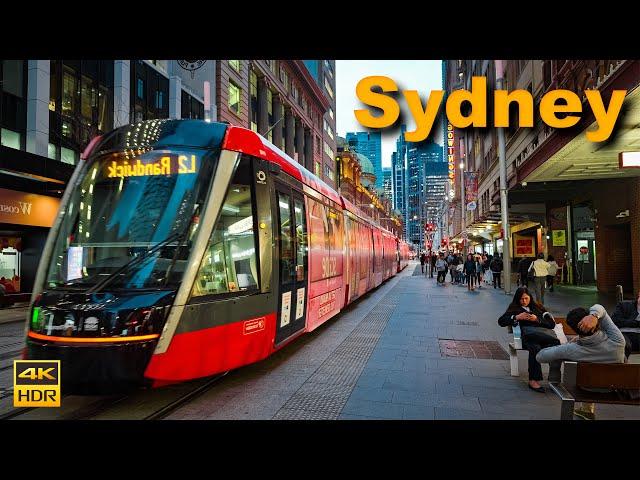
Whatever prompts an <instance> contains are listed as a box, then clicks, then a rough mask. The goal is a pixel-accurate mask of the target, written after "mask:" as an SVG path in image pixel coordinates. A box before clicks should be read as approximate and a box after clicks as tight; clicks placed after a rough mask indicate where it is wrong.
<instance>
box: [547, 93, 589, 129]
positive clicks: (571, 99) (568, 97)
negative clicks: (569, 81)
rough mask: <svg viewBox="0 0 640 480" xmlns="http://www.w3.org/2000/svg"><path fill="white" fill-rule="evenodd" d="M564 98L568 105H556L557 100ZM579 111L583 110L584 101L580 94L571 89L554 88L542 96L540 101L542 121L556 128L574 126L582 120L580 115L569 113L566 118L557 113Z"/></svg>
mask: <svg viewBox="0 0 640 480" xmlns="http://www.w3.org/2000/svg"><path fill="white" fill-rule="evenodd" d="M560 99H563V100H565V101H566V102H567V104H566V105H556V101H557V100H560ZM564 112H571V113H574V112H575V113H579V112H582V103H580V98H579V97H578V95H576V94H575V93H573V92H572V91H570V90H553V91H551V92H548V93H546V94H545V95H544V97H542V100H541V101H540V117H542V121H543V122H544V123H546V124H547V125H549V126H550V127H555V128H568V127H573V126H574V125H575V124H576V123H578V122H579V121H580V117H578V116H575V115H567V116H566V117H565V118H558V117H557V116H556V113H564Z"/></svg>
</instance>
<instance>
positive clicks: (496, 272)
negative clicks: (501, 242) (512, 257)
mask: <svg viewBox="0 0 640 480" xmlns="http://www.w3.org/2000/svg"><path fill="white" fill-rule="evenodd" d="M489 268H490V269H491V275H492V276H493V288H496V282H497V283H498V288H502V286H501V285H500V277H501V276H502V269H503V264H502V259H501V258H500V256H499V255H498V254H496V256H495V257H493V260H491V264H490V266H489Z"/></svg>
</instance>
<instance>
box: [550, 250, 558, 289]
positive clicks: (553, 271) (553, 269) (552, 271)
mask: <svg viewBox="0 0 640 480" xmlns="http://www.w3.org/2000/svg"><path fill="white" fill-rule="evenodd" d="M547 263H548V264H549V274H548V275H547V287H549V291H550V292H553V281H554V280H555V278H556V273H558V262H556V259H555V258H553V255H549V256H548V257H547Z"/></svg>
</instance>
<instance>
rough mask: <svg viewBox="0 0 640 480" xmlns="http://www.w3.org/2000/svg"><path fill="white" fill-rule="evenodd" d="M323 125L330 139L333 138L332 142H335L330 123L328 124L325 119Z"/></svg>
mask: <svg viewBox="0 0 640 480" xmlns="http://www.w3.org/2000/svg"><path fill="white" fill-rule="evenodd" d="M323 123H324V125H323V126H324V131H325V132H327V135H329V137H331V140H333V130H332V129H331V125H329V122H327V121H326V120H325V119H323Z"/></svg>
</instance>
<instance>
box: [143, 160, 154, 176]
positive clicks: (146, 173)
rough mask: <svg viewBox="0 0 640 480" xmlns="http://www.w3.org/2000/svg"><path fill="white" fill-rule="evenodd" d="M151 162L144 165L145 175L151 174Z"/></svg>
mask: <svg viewBox="0 0 640 480" xmlns="http://www.w3.org/2000/svg"><path fill="white" fill-rule="evenodd" d="M153 165H154V164H153V163H147V164H146V165H145V166H144V174H145V175H153Z"/></svg>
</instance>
